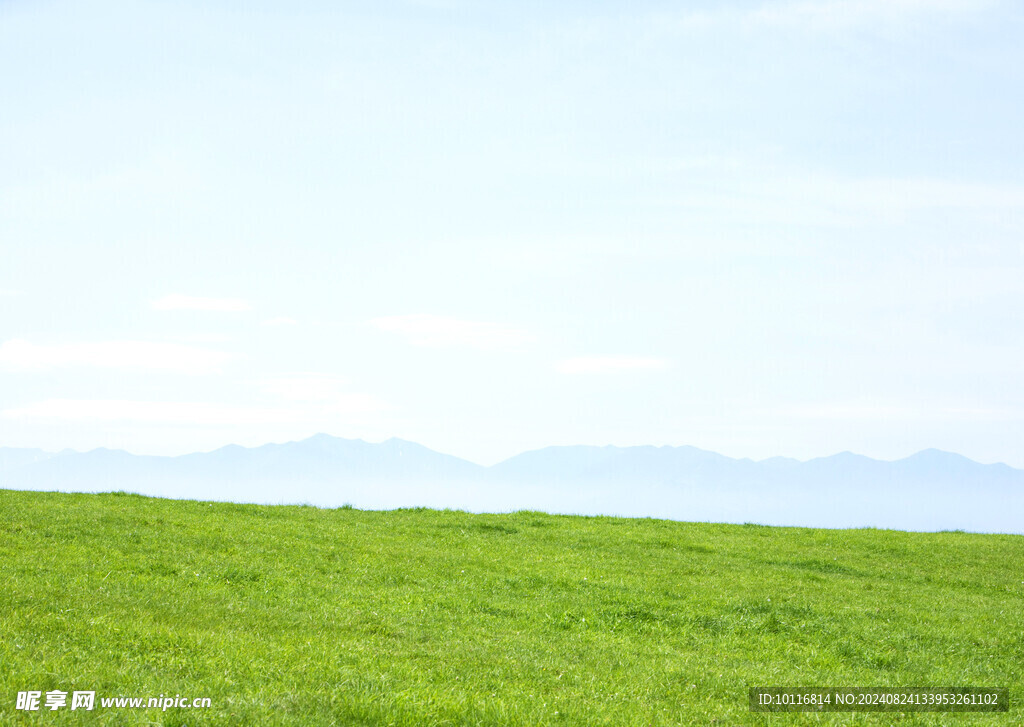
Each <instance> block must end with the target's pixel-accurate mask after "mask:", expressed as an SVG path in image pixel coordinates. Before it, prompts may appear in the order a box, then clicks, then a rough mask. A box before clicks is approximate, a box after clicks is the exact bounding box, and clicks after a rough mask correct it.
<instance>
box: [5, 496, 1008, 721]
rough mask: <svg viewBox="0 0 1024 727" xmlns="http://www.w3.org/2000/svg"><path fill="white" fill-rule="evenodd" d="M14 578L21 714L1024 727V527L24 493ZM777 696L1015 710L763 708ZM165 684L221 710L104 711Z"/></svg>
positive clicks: (8, 572) (11, 612)
mask: <svg viewBox="0 0 1024 727" xmlns="http://www.w3.org/2000/svg"><path fill="white" fill-rule="evenodd" d="M0 577H2V583H3V589H2V591H0V684H2V689H0V722H2V723H3V724H40V725H43V724H45V725H71V724H74V725H164V726H167V727H170V726H181V725H304V726H305V725H563V724H564V725H691V724H700V725H868V724H871V725H875V724H878V725H882V724H885V725H888V724H899V725H918V724H920V725H948V724H956V725H982V724H984V725H994V724H1014V725H1019V724H1024V710H1022V709H1021V707H1020V704H1019V700H1020V698H1021V696H1022V695H1024V689H1022V687H1024V537H1022V536H1010V535H978V534H968V533H961V532H945V533H906V532H897V531H883V530H814V529H803V528H770V527H761V526H754V525H718V524H708V523H682V522H672V521H666V520H654V519H620V518H611V517H577V516H555V515H547V514H543V513H538V512H518V513H512V514H500V515H480V514H469V513H465V512H458V511H435V510H423V509H415V510H394V511H360V510H354V509H351V508H341V509H334V510H324V509H317V508H313V507H295V506H256V505H236V504H226V503H208V502H195V501H173V500H160V499H151V498H144V497H140V496H136V495H126V494H106V495H86V494H59V493H36V492H14V491H5V490H4V491H0ZM768 685H780V686H782V685H785V686H822V685H832V686H837V685H839V686H892V687H895V686H957V685H972V686H975V685H976V686H985V687H1007V688H1009V690H1010V697H1011V706H1010V711H1009V712H1008V713H1001V714H949V713H938V714H935V713H931V714H928V713H916V714H915V713H832V714H805V713H804V714H801V713H790V714H761V713H752V712H750V711H749V709H748V703H747V689H748V687H751V686H768ZM27 690H38V691H41V692H42V693H44V694H45V693H46V692H47V691H51V690H63V691H66V692H67V693H68V694H69V695H70V694H71V693H72V691H73V690H75V691H77V690H89V691H95V693H96V700H97V701H96V705H95V708H94V709H93V710H91V711H86V710H84V709H78V710H76V711H71V710H70V709H69V708H67V707H65V708H60V709H57V710H48V709H46V708H45V707H44V708H42V709H40V710H39V711H25V710H18V709H16V708H15V707H16V697H17V694H18V692H23V691H27ZM157 695H172V696H173V695H181V696H182V697H186V698H189V699H191V698H197V697H198V698H209V699H210V707H209V708H205V709H202V708H200V709H186V708H178V707H171V708H169V709H167V710H165V711H164V710H160V709H155V708H153V709H150V708H144V707H138V708H131V707H124V708H117V707H101V706H100V704H99V700H100V698H101V697H108V698H109V697H119V696H124V697H135V696H139V697H144V698H146V697H156V696H157ZM69 702H70V696H69Z"/></svg>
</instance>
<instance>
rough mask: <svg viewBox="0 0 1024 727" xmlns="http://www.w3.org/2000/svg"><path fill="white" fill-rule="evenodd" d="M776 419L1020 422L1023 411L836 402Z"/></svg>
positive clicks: (792, 411)
mask: <svg viewBox="0 0 1024 727" xmlns="http://www.w3.org/2000/svg"><path fill="white" fill-rule="evenodd" d="M770 415H771V416H772V417H775V418H779V417H784V418H794V419H811V420H813V419H823V420H836V421H873V422H887V421H901V422H905V421H928V422H934V421H970V422H980V421H1020V420H1021V419H1024V412H1021V411H1020V410H1018V409H1013V408H1007V407H1000V408H991V407H977V406H968V407H965V406H946V407H943V406H912V405H901V404H871V403H866V404H865V403H857V402H853V403H835V404H823V405H818V406H803V407H791V408H784V409H779V410H776V411H772V412H770Z"/></svg>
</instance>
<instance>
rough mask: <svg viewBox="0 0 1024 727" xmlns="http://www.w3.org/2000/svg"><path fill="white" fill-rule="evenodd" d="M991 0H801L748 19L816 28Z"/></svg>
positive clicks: (979, 6)
mask: <svg viewBox="0 0 1024 727" xmlns="http://www.w3.org/2000/svg"><path fill="white" fill-rule="evenodd" d="M991 6H992V2H990V1H989V0H813V1H811V0H797V1H796V2H775V3H767V4H765V5H762V6H761V7H760V8H758V9H756V10H752V11H750V12H749V13H747V14H746V15H745V16H744V19H746V20H749V21H752V22H754V23H760V24H766V25H784V26H791V27H802V28H808V29H812V30H825V29H836V28H846V27H850V26H861V25H878V24H892V23H902V22H905V21H906V20H907V19H908V17H910V16H922V15H948V14H955V13H970V12H977V11H981V10H985V9H986V8H989V7H991Z"/></svg>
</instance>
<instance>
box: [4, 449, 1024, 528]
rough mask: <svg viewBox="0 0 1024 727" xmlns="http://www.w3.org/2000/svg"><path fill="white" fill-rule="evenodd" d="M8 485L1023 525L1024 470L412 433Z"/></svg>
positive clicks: (808, 521)
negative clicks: (443, 442) (451, 443)
mask: <svg viewBox="0 0 1024 727" xmlns="http://www.w3.org/2000/svg"><path fill="white" fill-rule="evenodd" d="M0 488H6V489H18V490H59V491H69V492H109V491H128V492H136V493H140V494H144V495H152V496H158V497H171V498H185V499H200V500H222V501H231V502H250V503H267V504H279V503H280V504H312V505H316V506H320V507H338V506H341V505H345V504H351V505H353V506H355V507H360V508H369V509H390V508H395V507H417V506H426V507H441V508H444V507H450V508H457V509H463V510H470V511H477V512H500V511H509V510H520V509H530V510H544V511H547V512H561V513H575V514H583V515H621V516H627V517H657V518H665V519H672V520H689V521H710V522H737V523H757V524H764V525H796V526H807V527H833V528H845V527H884V528H895V529H900V530H968V531H975V532H1004V533H1024V470H1018V469H1014V468H1012V467H1009V466H1007V465H1005V464H989V465H985V464H979V463H977V462H974V461H972V460H970V459H967V458H966V457H962V456H960V455H957V454H951V453H949V452H942V451H939V450H935V449H928V450H924V451H922V452H918V453H917V454H915V455H912V456H910V457H907V458H905V459H901V460H896V461H892V462H889V461H881V460H876V459H871V458H869V457H864V456H861V455H856V454H851V453H849V452H843V453H841V454H837V455H833V456H831V457H820V458H817V459H811V460H807V461H798V460H795V459H789V458H785V457H774V458H771V459H765V460H760V461H754V460H751V459H733V458H731V457H726V456H724V455H721V454H716V453H714V452H709V451H705V450H701V449H697V448H695V447H686V446H683V447H667V446H666V447H652V446H644V447H613V446H607V447H592V446H572V447H548V448H545V449H539V450H534V451H530V452H524V453H523V454H520V455H517V456H515V457H512V458H511V459H508V460H505V461H504V462H500V463H499V464H496V465H493V466H491V467H483V466H480V465H477V464H473V463H472V462H468V461H466V460H462V459H459V458H457V457H453V456H450V455H446V454H441V453H439V452H435V451H433V450H431V449H428V448H426V447H423V446H421V445H419V444H415V443H413V442H407V441H403V440H400V439H389V440H387V441H385V442H381V443H379V444H374V443H369V442H364V441H362V440H358V439H357V440H351V439H340V438H337V437H332V436H329V435H326V434H318V435H315V436H313V437H310V438H309V439H305V440H302V441H298V442H288V443H285V444H266V445H263V446H261V447H253V448H246V447H241V446H238V445H228V446H226V447H222V448H220V449H217V450H214V451H212V452H202V453H195V454H187V455H181V456H178V457H158V456H145V455H135V454H131V453H128V452H125V451H121V450H110V449H95V450H92V451H89V452H75V451H72V450H65V451H63V452H58V453H49V452H44V451H42V450H38V449H14V448H3V447H0Z"/></svg>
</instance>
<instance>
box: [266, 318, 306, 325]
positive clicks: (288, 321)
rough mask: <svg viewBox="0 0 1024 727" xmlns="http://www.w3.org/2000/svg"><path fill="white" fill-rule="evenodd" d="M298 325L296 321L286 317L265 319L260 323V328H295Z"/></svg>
mask: <svg viewBox="0 0 1024 727" xmlns="http://www.w3.org/2000/svg"><path fill="white" fill-rule="evenodd" d="M298 323H299V322H298V321H297V320H295V319H294V318H289V317H288V316H274V317H273V318H267V319H266V320H265V321H260V325H261V326H295V325H298Z"/></svg>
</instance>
